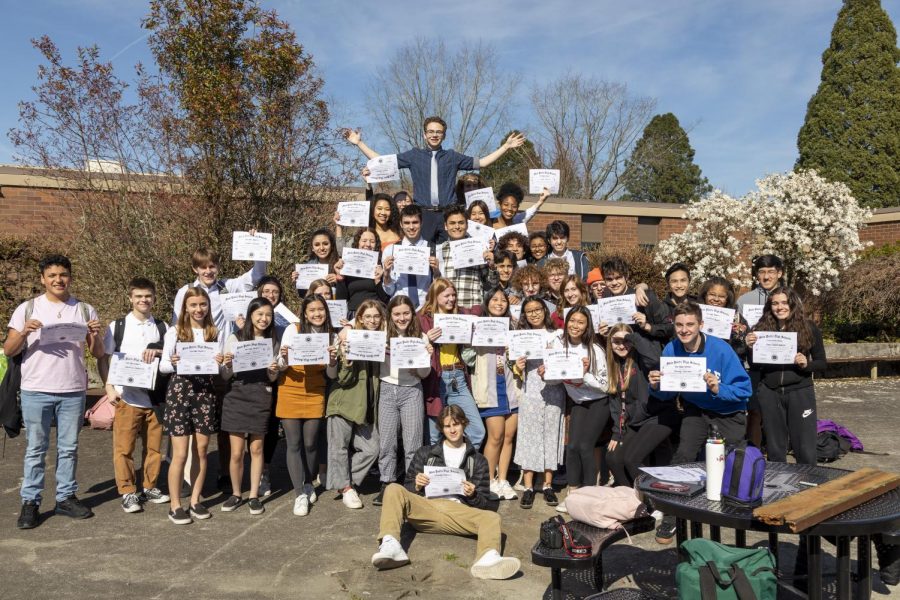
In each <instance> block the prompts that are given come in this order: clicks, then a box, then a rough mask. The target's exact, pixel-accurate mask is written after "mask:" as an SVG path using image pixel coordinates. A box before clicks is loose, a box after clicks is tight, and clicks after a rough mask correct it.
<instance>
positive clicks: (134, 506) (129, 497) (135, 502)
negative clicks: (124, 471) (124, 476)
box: [122, 493, 143, 513]
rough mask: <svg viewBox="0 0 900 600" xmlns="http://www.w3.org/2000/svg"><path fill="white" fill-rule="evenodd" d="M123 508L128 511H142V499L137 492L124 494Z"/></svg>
mask: <svg viewBox="0 0 900 600" xmlns="http://www.w3.org/2000/svg"><path fill="white" fill-rule="evenodd" d="M122 510H124V511H125V512H127V513H136V512H141V511H142V510H143V509H142V508H141V499H140V498H139V497H138V495H137V494H134V493H132V494H125V495H123V496H122Z"/></svg>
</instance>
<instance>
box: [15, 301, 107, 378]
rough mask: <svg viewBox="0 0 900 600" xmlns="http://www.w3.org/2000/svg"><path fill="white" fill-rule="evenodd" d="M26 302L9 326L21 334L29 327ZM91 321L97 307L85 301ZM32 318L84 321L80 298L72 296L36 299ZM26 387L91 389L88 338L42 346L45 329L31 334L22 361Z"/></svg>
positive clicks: (65, 321) (41, 320) (57, 321)
mask: <svg viewBox="0 0 900 600" xmlns="http://www.w3.org/2000/svg"><path fill="white" fill-rule="evenodd" d="M26 304H27V302H24V303H22V304H20V305H19V306H18V308H16V310H15V311H14V312H13V314H12V317H11V318H10V319H9V325H8V327H9V328H10V329H15V330H16V331H18V332H19V333H21V332H22V331H24V330H25V306H26ZM84 306H85V308H87V312H88V315H89V316H90V318H91V320H93V319H97V318H98V317H97V311H96V310H94V307H93V306H91V305H89V304H85V305H84ZM31 318H32V319H37V320H38V321H40V322H41V323H42V324H44V325H50V324H52V323H84V324H87V322H86V321H85V320H84V315H82V309H81V308H79V306H78V300H77V299H76V298H74V297H72V296H70V297H69V299H68V300H67V301H66V302H65V303H55V302H50V301H49V300H47V297H46V296H44V295H40V296H38V297H37V298H35V299H34V310H33V311H32V313H31ZM22 389H23V390H26V391H29V392H46V393H50V394H66V393H69V392H83V391H85V390H86V389H87V371H86V370H85V365H84V341H82V342H80V343H79V342H72V343H61V344H52V345H49V346H46V345H45V346H44V347H41V330H40V329H38V330H37V331H35V332H34V333H30V334H28V348H27V349H26V350H25V356H24V357H23V360H22Z"/></svg>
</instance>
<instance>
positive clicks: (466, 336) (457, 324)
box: [434, 313, 473, 344]
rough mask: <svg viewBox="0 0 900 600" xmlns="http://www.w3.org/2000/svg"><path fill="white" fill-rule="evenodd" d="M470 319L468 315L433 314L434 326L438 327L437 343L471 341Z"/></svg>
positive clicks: (464, 342)
mask: <svg viewBox="0 0 900 600" xmlns="http://www.w3.org/2000/svg"><path fill="white" fill-rule="evenodd" d="M472 321H473V318H472V317H470V316H469V315H445V314H440V313H437V314H435V315H434V326H435V327H436V328H440V330H441V337H439V338H438V339H436V340H435V342H437V343H438V344H469V343H471V342H472Z"/></svg>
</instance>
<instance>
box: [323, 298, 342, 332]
mask: <svg viewBox="0 0 900 600" xmlns="http://www.w3.org/2000/svg"><path fill="white" fill-rule="evenodd" d="M325 304H327V305H328V315H329V316H330V317H331V326H332V327H343V325H341V321H345V320H346V319H347V301H346V300H326V301H325Z"/></svg>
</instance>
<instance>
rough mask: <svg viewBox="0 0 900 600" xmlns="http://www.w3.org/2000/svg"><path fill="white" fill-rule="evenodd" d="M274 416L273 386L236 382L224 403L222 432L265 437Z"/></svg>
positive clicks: (233, 383) (226, 395)
mask: <svg viewBox="0 0 900 600" xmlns="http://www.w3.org/2000/svg"><path fill="white" fill-rule="evenodd" d="M271 414H272V384H271V383H263V382H254V383H244V382H242V381H234V382H232V384H231V389H230V390H229V391H228V393H227V394H225V400H224V401H223V402H222V426H221V429H222V431H227V432H228V433H252V434H257V435H265V433H266V432H267V431H268V430H269V417H270V415H271Z"/></svg>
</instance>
